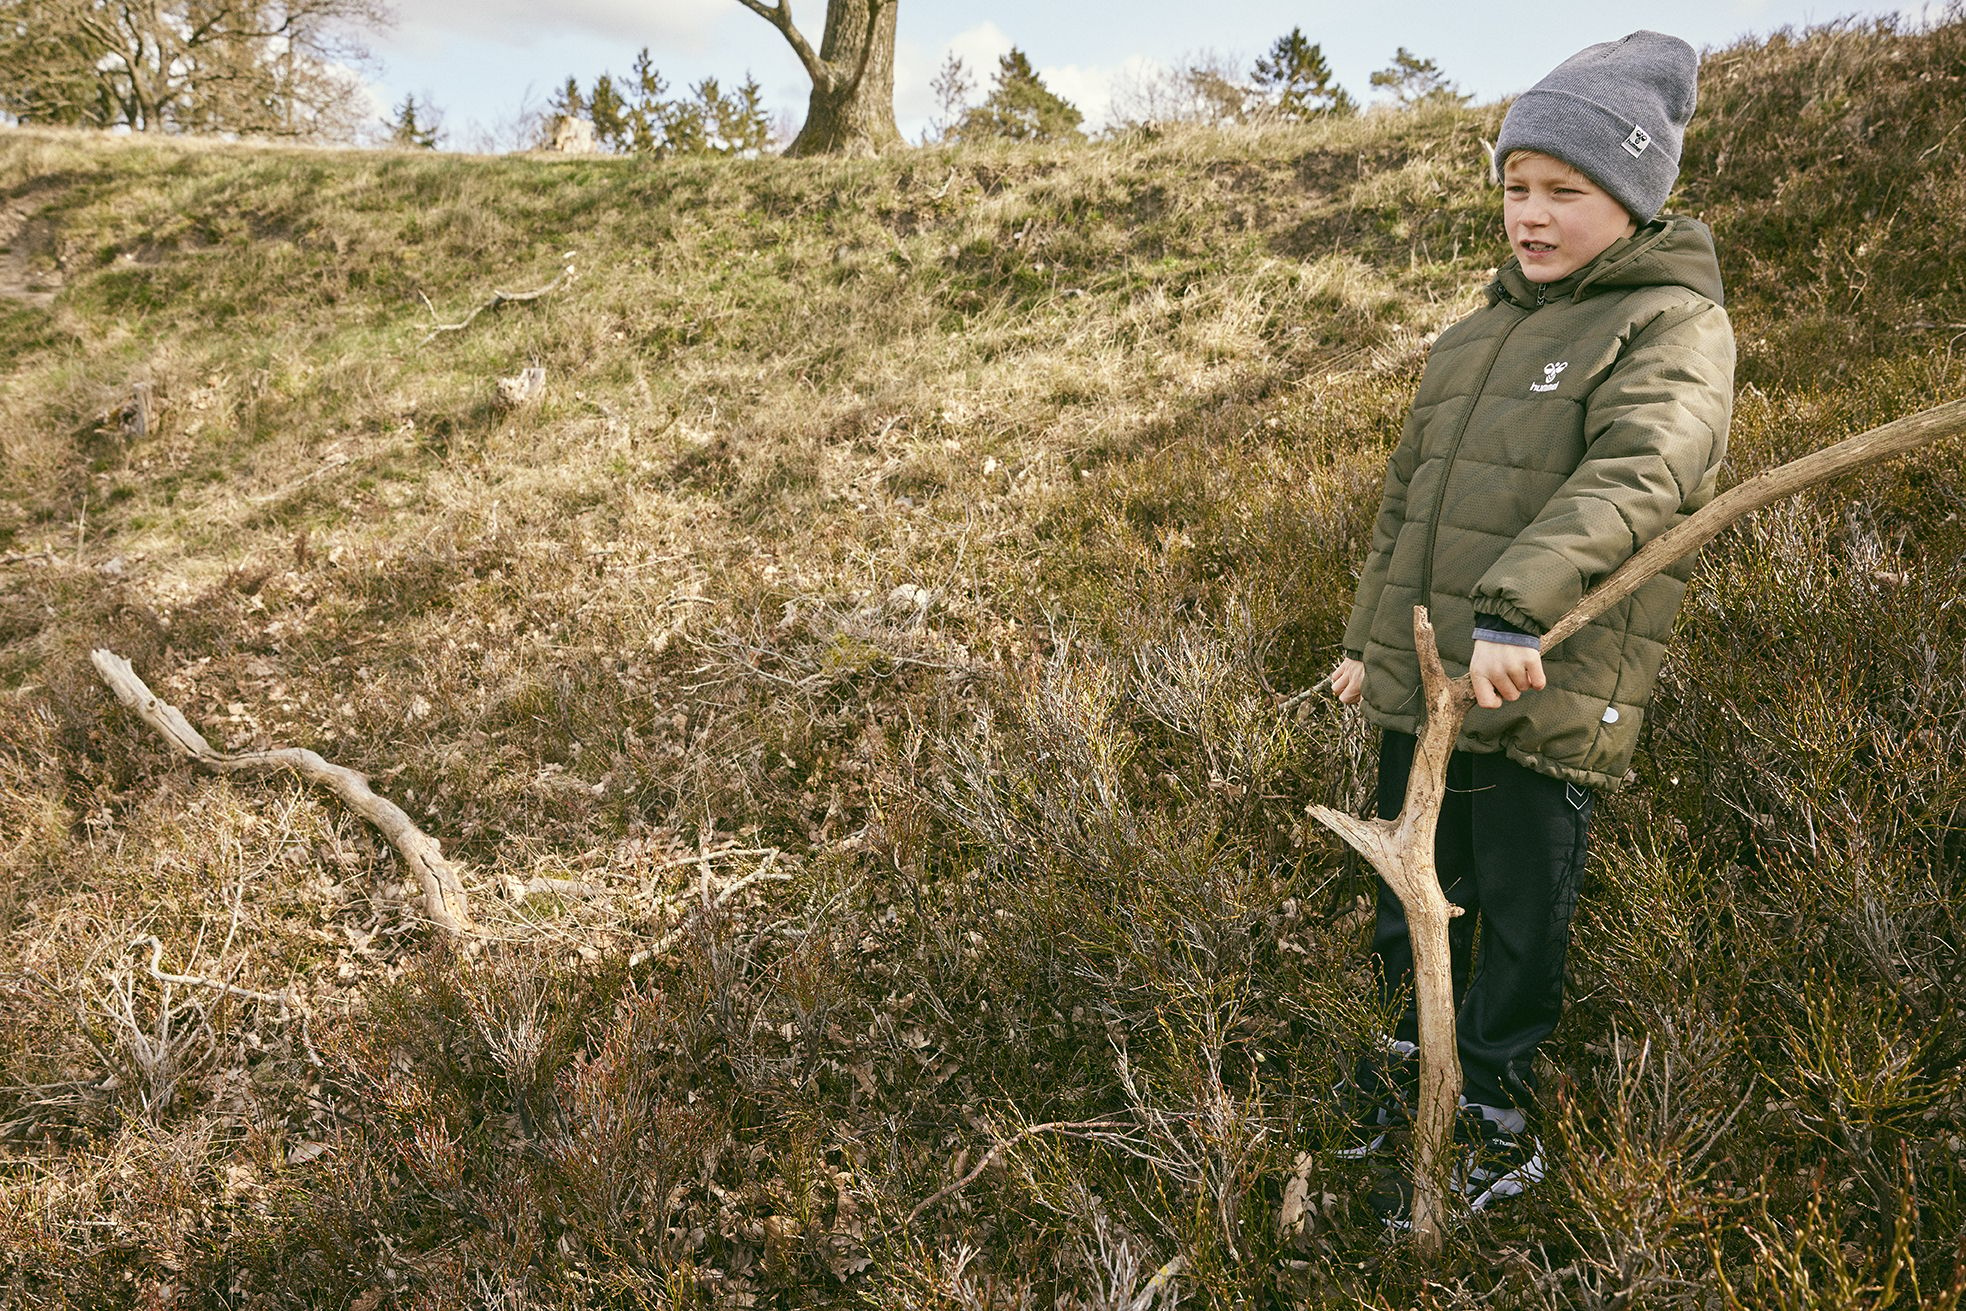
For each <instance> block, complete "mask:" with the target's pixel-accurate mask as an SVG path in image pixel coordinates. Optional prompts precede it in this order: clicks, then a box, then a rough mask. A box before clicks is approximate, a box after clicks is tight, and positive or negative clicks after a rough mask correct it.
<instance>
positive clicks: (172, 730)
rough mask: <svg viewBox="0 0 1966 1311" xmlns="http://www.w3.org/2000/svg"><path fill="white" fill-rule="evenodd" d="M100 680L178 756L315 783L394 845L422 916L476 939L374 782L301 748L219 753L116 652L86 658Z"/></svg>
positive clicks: (420, 835)
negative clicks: (410, 875)
mask: <svg viewBox="0 0 1966 1311" xmlns="http://www.w3.org/2000/svg"><path fill="white" fill-rule="evenodd" d="M89 659H90V660H91V661H92V662H93V663H94V664H95V667H96V672H97V673H98V674H100V675H102V681H103V682H105V683H107V684H108V685H109V690H110V691H112V692H114V693H115V694H116V699H117V700H118V701H121V702H122V703H123V704H124V705H126V706H128V707H129V708H130V709H131V710H132V711H134V712H135V714H136V716H137V718H139V719H141V720H142V721H143V722H144V723H146V724H148V725H150V726H151V727H152V728H154V729H156V730H157V732H158V733H159V734H160V735H161V736H162V737H163V738H164V740H165V741H166V742H168V743H170V745H171V746H172V747H174V748H175V749H176V750H177V751H178V752H179V753H180V754H182V755H184V756H187V757H189V758H190V759H192V760H195V761H197V762H198V763H199V764H201V765H204V766H205V767H206V768H208V769H215V770H218V771H220V772H221V773H227V774H230V773H236V772H240V771H250V770H271V769H290V770H292V771H293V772H294V773H296V774H299V775H300V776H301V777H302V778H304V779H306V780H307V781H308V782H310V783H315V784H318V785H320V786H321V787H324V788H326V789H328V791H330V792H332V793H334V794H335V795H336V796H337V797H339V798H341V801H342V804H344V805H346V806H347V807H348V808H349V809H350V810H352V811H354V812H355V813H356V814H358V815H360V816H361V817H362V818H363V819H366V820H367V821H368V822H369V823H371V824H373V825H375V826H376V828H377V829H378V830H380V831H381V833H382V836H383V837H385V838H387V839H389V845H390V846H392V847H394V848H396V854H398V855H399V856H401V857H402V858H403V863H404V864H405V865H408V866H409V867H410V869H411V870H412V871H413V872H414V873H415V874H416V877H417V882H418V883H419V884H420V885H421V886H422V888H423V909H424V913H425V914H427V915H428V916H429V917H430V919H431V921H432V922H433V923H434V924H436V926H437V927H438V928H440V929H442V930H444V932H445V933H447V934H449V935H450V936H451V937H452V938H453V939H457V940H464V939H468V938H470V937H471V936H472V934H473V933H474V932H475V931H476V925H474V924H473V923H472V920H471V904H470V899H469V898H468V897H467V896H466V894H465V891H464V883H463V881H462V880H461V879H460V878H459V877H458V872H457V869H456V867H455V866H453V865H452V864H451V863H450V862H449V861H447V860H445V859H444V852H443V848H442V847H441V846H439V845H438V842H437V839H435V838H433V837H431V836H430V835H429V834H428V833H425V832H424V831H423V830H422V829H420V828H418V827H417V826H416V824H415V823H414V822H413V821H412V820H411V819H410V817H409V816H408V815H407V814H405V813H404V812H403V809H402V807H400V806H398V805H397V804H396V803H395V802H393V801H390V800H388V799H387V798H385V797H379V796H377V795H376V794H375V793H374V792H372V791H370V789H369V781H368V780H367V779H366V778H364V777H362V775H360V774H358V773H356V772H355V771H354V770H352V769H349V768H348V767H347V766H345V765H336V764H331V763H330V762H328V761H326V760H323V759H322V758H321V757H320V756H319V755H317V754H315V753H314V752H312V751H309V750H307V749H306V748H304V747H282V748H276V749H274V750H270V751H240V752H225V751H215V750H213V749H212V745H211V743H209V742H207V741H205V737H204V734H202V733H200V732H199V731H198V730H197V729H195V728H193V727H192V726H191V723H190V721H189V720H187V719H185V717H184V714H183V712H182V711H180V710H179V709H178V708H177V707H176V706H174V705H171V704H170V703H169V702H167V701H163V700H160V699H159V698H158V697H157V695H156V694H155V693H153V692H152V691H151V690H150V688H149V686H148V685H147V684H146V683H145V682H144V681H143V679H142V678H140V677H138V676H137V672H136V671H135V670H134V669H132V668H130V662H129V661H127V660H125V659H123V657H121V656H119V655H117V654H116V653H115V652H114V651H105V650H100V649H98V650H95V651H91V652H90V653H89Z"/></svg>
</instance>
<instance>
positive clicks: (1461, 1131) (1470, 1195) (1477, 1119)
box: [1366, 1106, 1545, 1229]
mask: <svg viewBox="0 0 1966 1311" xmlns="http://www.w3.org/2000/svg"><path fill="white" fill-rule="evenodd" d="M1409 1128H1410V1127H1409ZM1409 1141H1410V1132H1406V1131H1403V1132H1402V1133H1401V1136H1400V1139H1399V1142H1400V1146H1401V1148H1402V1149H1404V1148H1405V1147H1406V1146H1407V1145H1408V1142H1409ZM1454 1146H1455V1148H1456V1149H1457V1151H1458V1153H1459V1159H1458V1160H1457V1161H1456V1162H1455V1163H1454V1173H1453V1176H1452V1178H1450V1179H1449V1180H1448V1189H1449V1190H1450V1195H1451V1194H1452V1193H1459V1194H1460V1195H1461V1196H1462V1197H1463V1198H1465V1199H1466V1201H1467V1204H1468V1210H1469V1211H1483V1210H1487V1209H1488V1208H1489V1207H1491V1206H1494V1205H1495V1204H1496V1203H1497V1202H1501V1201H1504V1200H1506V1199H1508V1198H1511V1197H1519V1196H1521V1194H1522V1193H1523V1192H1524V1191H1525V1190H1527V1189H1529V1188H1532V1187H1534V1186H1535V1185H1537V1184H1539V1183H1541V1182H1542V1181H1543V1176H1544V1173H1545V1170H1544V1166H1543V1145H1542V1143H1541V1142H1540V1141H1539V1140H1538V1139H1537V1138H1536V1136H1535V1135H1534V1134H1532V1133H1530V1132H1529V1131H1528V1130H1527V1129H1524V1130H1522V1131H1520V1132H1517V1131H1512V1130H1509V1129H1506V1128H1504V1127H1503V1126H1502V1125H1500V1124H1497V1123H1496V1122H1495V1121H1493V1120H1491V1119H1489V1118H1488V1117H1487V1116H1485V1115H1483V1114H1482V1113H1481V1109H1480V1108H1479V1107H1475V1106H1463V1107H1461V1109H1460V1113H1459V1114H1458V1115H1457V1116H1455V1119H1454ZM1366 1204H1367V1205H1368V1206H1370V1207H1371V1208H1372V1212H1373V1214H1375V1215H1377V1216H1378V1217H1379V1219H1380V1220H1381V1221H1383V1222H1384V1223H1385V1225H1386V1226H1387V1227H1388V1228H1390V1229H1408V1228H1411V1227H1412V1223H1413V1177H1412V1170H1411V1162H1410V1161H1409V1160H1407V1159H1405V1153H1404V1151H1402V1159H1401V1161H1400V1163H1399V1165H1398V1166H1388V1167H1387V1168H1385V1169H1383V1170H1381V1171H1379V1172H1378V1174H1376V1175H1375V1176H1374V1177H1373V1180H1372V1186H1371V1187H1370V1188H1369V1189H1368V1190H1367V1192H1366Z"/></svg>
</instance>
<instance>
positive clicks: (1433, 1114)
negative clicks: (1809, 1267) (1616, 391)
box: [1310, 400, 1966, 1256]
mask: <svg viewBox="0 0 1966 1311" xmlns="http://www.w3.org/2000/svg"><path fill="white" fill-rule="evenodd" d="M1961 434H1966V400H1960V401H1949V402H1947V403H1946V404H1944V405H1938V406H1934V407H1933V408H1931V409H1929V410H1922V411H1920V412H1919V413H1917V414H1913V415H1909V416H1907V417H1905V418H1902V419H1899V420H1897V421H1895V422H1893V423H1887V424H1885V425H1884V426H1882V427H1880V428H1872V429H1870V430H1869V431H1867V432H1863V433H1859V434H1858V435H1857V436H1855V437H1850V438H1847V439H1845V440H1844V441H1840V442H1838V443H1836V444H1835V445H1833V446H1828V447H1825V448H1824V449H1822V450H1820V451H1816V452H1814V453H1813V454H1810V455H1805V456H1803V457H1802V458H1800V459H1797V460H1791V461H1790V462H1789V463H1787V464H1784V465H1780V466H1778V467H1777V468H1774V469H1770V470H1768V471H1767V472H1765V473H1762V474H1758V475H1756V476H1755V477H1753V478H1749V479H1747V480H1746V481H1744V482H1742V483H1739V484H1737V485H1735V486H1734V487H1732V488H1729V489H1728V490H1727V491H1726V492H1723V493H1722V494H1721V495H1719V496H1716V497H1715V498H1714V499H1713V500H1712V501H1710V502H1708V503H1707V504H1706V505H1705V506H1703V507H1702V508H1701V509H1699V510H1698V511H1696V512H1694V513H1693V514H1691V515H1689V516H1688V517H1687V518H1686V519H1685V520H1684V521H1682V522H1681V523H1679V524H1678V525H1676V526H1674V527H1673V528H1670V529H1668V530H1667V531H1665V532H1663V533H1661V534H1659V536H1658V537H1656V538H1654V539H1653V540H1652V541H1650V542H1648V543H1646V544H1645V545H1644V546H1643V547H1641V548H1640V549H1639V550H1638V551H1637V552H1635V553H1634V554H1633V555H1632V556H1631V558H1630V559H1628V560H1626V561H1625V563H1624V564H1622V565H1621V566H1619V567H1618V568H1617V569H1616V570H1614V571H1613V572H1612V573H1610V574H1609V575H1607V576H1606V577H1605V579H1604V580H1603V581H1602V582H1600V583H1599V584H1598V585H1597V586H1596V587H1594V588H1592V589H1591V591H1590V592H1589V593H1587V594H1586V595H1585V596H1584V598H1583V599H1582V600H1580V601H1578V602H1577V604H1576V605H1574V606H1572V607H1571V609H1570V612H1569V613H1568V614H1566V615H1564V616H1563V617H1562V618H1561V619H1559V620H1557V622H1556V623H1555V624H1553V625H1551V626H1550V630H1549V632H1547V633H1545V634H1544V635H1543V639H1542V648H1541V649H1542V650H1543V651H1546V652H1547V651H1549V650H1550V649H1551V648H1552V647H1554V646H1556V645H1557V643H1559V642H1562V641H1563V640H1564V639H1565V638H1568V637H1571V636H1573V635H1575V634H1576V633H1577V631H1578V630H1579V629H1581V628H1583V626H1584V625H1585V624H1588V623H1590V622H1591V621H1592V620H1593V619H1596V618H1598V617H1599V616H1601V615H1602V614H1604V612H1605V611H1607V610H1609V609H1610V608H1611V607H1612V606H1614V605H1616V604H1617V603H1618V602H1620V601H1622V600H1624V599H1625V598H1626V597H1628V596H1630V595H1631V594H1632V593H1633V592H1636V591H1637V590H1638V589H1639V588H1640V587H1641V586H1643V585H1644V584H1645V583H1646V581H1648V580H1649V579H1651V578H1652V577H1653V576H1654V575H1655V574H1657V573H1658V572H1659V571H1660V570H1662V569H1664V568H1665V567H1666V566H1667V565H1670V564H1672V563H1674V562H1675V561H1678V560H1680V559H1683V558H1684V557H1686V556H1688V555H1691V554H1692V553H1693V552H1694V551H1696V550H1698V549H1699V548H1700V547H1702V546H1704V545H1706V543H1708V542H1710V541H1712V540H1713V539H1714V538H1715V537H1717V536H1719V535H1720V534H1721V533H1722V532H1723V531H1725V530H1726V529H1727V528H1729V527H1731V526H1732V525H1733V524H1735V523H1736V522H1737V521H1739V520H1740V519H1741V518H1743V517H1744V516H1746V515H1748V514H1750V513H1751V512H1753V511H1755V510H1758V509H1760V508H1761V507H1762V506H1765V505H1769V504H1772V503H1773V502H1775V501H1778V500H1781V499H1782V498H1784V497H1787V496H1792V495H1794V494H1795V493H1796V492H1799V491H1802V490H1803V489H1805V488H1807V487H1812V486H1814V485H1815V484H1817V483H1820V482H1826V481H1828V480H1829V479H1831V478H1835V477H1837V476H1839V475H1840V474H1844V473H1847V472H1849V471H1850V470H1852V469H1856V468H1861V467H1863V466H1865V465H1869V464H1872V463H1874V462H1876V461H1878V460H1882V459H1887V458H1889V457H1891V456H1894V455H1901V454H1903V453H1905V452H1906V451H1910V450H1914V449H1916V448H1918V447H1921V446H1926V445H1929V444H1931V443H1932V442H1936V441H1940V440H1942V439H1944V438H1946V437H1954V436H1959V435H1961ZM1413 646H1414V650H1415V652H1416V653H1417V654H1418V656H1419V660H1420V677H1421V685H1422V688H1423V690H1424V692H1425V696H1426V721H1425V723H1424V725H1423V726H1422V729H1421V733H1420V737H1419V741H1418V744H1417V746H1416V747H1415V750H1414V755H1413V767H1412V769H1411V771H1410V772H1409V773H1408V775H1407V780H1406V802H1405V804H1404V806H1403V807H1402V808H1401V810H1400V813H1399V817H1398V818H1397V819H1392V820H1382V819H1360V818H1358V817H1357V816H1354V815H1347V814H1344V813H1342V812H1339V811H1336V810H1333V809H1331V808H1330V807H1328V806H1312V807H1311V810H1310V813H1311V815H1312V817H1313V818H1315V819H1316V820H1317V821H1318V822H1319V823H1321V824H1323V825H1325V827H1327V828H1329V829H1331V830H1332V831H1333V832H1335V833H1337V834H1338V836H1340V837H1342V838H1343V839H1345V841H1346V842H1348V843H1350V844H1351V846H1352V847H1353V848H1354V849H1355V850H1357V851H1358V853H1359V854H1360V855H1362V856H1364V857H1365V858H1366V860H1367V861H1369V862H1371V865H1372V868H1373V869H1374V870H1376V871H1377V872H1378V874H1379V876H1380V877H1381V878H1383V879H1385V881H1386V883H1387V886H1389V887H1391V888H1392V890H1393V893H1394V895H1396V896H1397V897H1398V898H1399V902H1400V905H1401V906H1402V907H1403V908H1404V909H1405V911H1406V922H1407V928H1408V933H1409V936H1410V938H1411V941H1412V945H1413V983H1414V1002H1415V1006H1416V1009H1417V1010H1418V1012H1419V1021H1420V1105H1419V1112H1418V1115H1417V1116H1416V1118H1415V1121H1414V1159H1413V1216H1412V1226H1413V1237H1414V1241H1415V1243H1416V1244H1417V1245H1418V1246H1419V1248H1420V1250H1421V1251H1422V1252H1423V1253H1424V1254H1426V1255H1428V1256H1433V1255H1438V1254H1439V1252H1440V1250H1441V1247H1442V1245H1443V1242H1444V1239H1445V1229H1444V1221H1445V1219H1446V1198H1447V1184H1448V1177H1447V1176H1448V1169H1449V1167H1450V1166H1451V1164H1452V1156H1451V1147H1452V1135H1453V1128H1454V1116H1455V1111H1456V1105H1457V1103H1458V1101H1459V1099H1460V1093H1461V1060H1460V1054H1459V1051H1458V1049H1457V1046H1456V1042H1455V1034H1454V1009H1455V1007H1454V989H1453V964H1452V953H1451V949H1450V947H1449V944H1448V932H1447V925H1448V921H1449V920H1451V919H1452V918H1453V917H1454V916H1455V915H1457V914H1459V913H1460V911H1459V908H1458V907H1456V906H1453V905H1452V904H1450V903H1449V902H1448V901H1447V898H1446V896H1445V895H1444V894H1443V893H1442V892H1441V888H1440V878H1439V875H1438V873H1437V872H1436V870H1435V868H1434V831H1435V829H1436V827H1437V826H1438V825H1439V822H1440V807H1441V799H1442V798H1443V796H1444V795H1445V794H1446V790H1447V761H1448V757H1449V756H1450V755H1451V754H1452V753H1453V750H1454V744H1455V742H1457V741H1458V740H1459V739H1460V736H1461V724H1462V723H1463V721H1465V720H1466V718H1467V715H1468V709H1469V707H1471V706H1472V705H1474V688H1473V685H1472V684H1471V683H1470V682H1469V680H1468V676H1467V675H1466V674H1463V675H1461V677H1459V678H1455V679H1449V678H1448V677H1447V675H1446V671H1445V670H1444V669H1443V668H1442V666H1441V662H1440V651H1439V648H1438V646H1437V645H1436V643H1435V641H1434V629H1433V625H1432V623H1430V622H1429V621H1428V618H1427V610H1426V607H1425V606H1415V607H1413Z"/></svg>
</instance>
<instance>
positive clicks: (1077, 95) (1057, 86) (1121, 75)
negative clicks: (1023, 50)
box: [1038, 55, 1165, 132]
mask: <svg viewBox="0 0 1966 1311" xmlns="http://www.w3.org/2000/svg"><path fill="white" fill-rule="evenodd" d="M1164 68H1165V65H1163V64H1162V63H1161V62H1160V61H1159V60H1155V59H1149V58H1147V57H1146V56H1145V55H1132V56H1129V57H1128V58H1127V59H1125V60H1122V61H1121V62H1120V63H1117V64H1094V65H1092V66H1090V67H1083V66H1081V65H1078V64H1060V65H1055V66H1052V67H1048V68H1040V69H1039V70H1038V76H1039V77H1040V78H1043V79H1044V84H1045V85H1046V86H1048V87H1050V88H1051V89H1052V90H1053V91H1055V92H1057V93H1058V94H1059V95H1061V96H1063V97H1065V99H1067V100H1069V101H1071V102H1072V103H1073V104H1074V105H1076V106H1078V110H1079V112H1080V113H1081V114H1084V115H1085V130H1086V131H1088V132H1096V131H1098V130H1099V129H1100V128H1102V127H1105V126H1106V125H1107V123H1109V122H1110V121H1111V120H1112V115H1113V98H1114V96H1115V95H1116V94H1117V93H1118V92H1119V91H1120V89H1121V88H1122V87H1124V86H1126V85H1127V84H1129V83H1138V82H1141V81H1143V80H1145V79H1148V78H1151V77H1152V76H1154V75H1155V74H1156V73H1159V72H1161V71H1163V70H1164Z"/></svg>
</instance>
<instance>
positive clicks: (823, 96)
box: [737, 0, 902, 155]
mask: <svg viewBox="0 0 1966 1311" xmlns="http://www.w3.org/2000/svg"><path fill="white" fill-rule="evenodd" d="M737 2H738V3H739V4H741V5H743V6H744V7H745V8H746V9H749V10H750V11H751V12H752V13H754V14H757V15H758V16H759V17H761V18H763V19H764V20H765V21H767V22H769V23H770V24H771V25H772V26H773V27H775V28H777V29H778V30H779V32H780V33H782V34H783V35H784V37H785V40H786V41H787V42H788V43H790V45H791V47H792V51H793V53H794V54H796V55H798V57H799V62H800V63H801V64H803V65H804V66H805V70H806V76H807V77H809V78H811V79H812V99H811V100H810V101H809V102H808V103H807V106H806V121H805V126H803V127H801V128H800V129H799V135H798V136H797V137H795V138H793V140H792V144H791V145H790V146H789V147H788V148H787V149H786V151H785V153H786V154H788V155H876V154H879V153H880V152H881V151H883V150H889V149H892V148H893V147H895V146H899V145H900V144H902V141H901V129H900V128H899V127H897V126H895V122H894V17H895V4H896V3H897V0H827V3H826V31H825V33H824V35H823V36H822V37H821V38H820V42H819V48H818V49H817V50H814V49H813V48H812V43H811V42H810V41H808V40H807V39H806V38H805V35H804V34H803V33H801V32H800V31H799V29H798V27H797V26H796V25H795V24H794V23H793V21H792V0H776V3H772V4H768V3H766V0H737Z"/></svg>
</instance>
